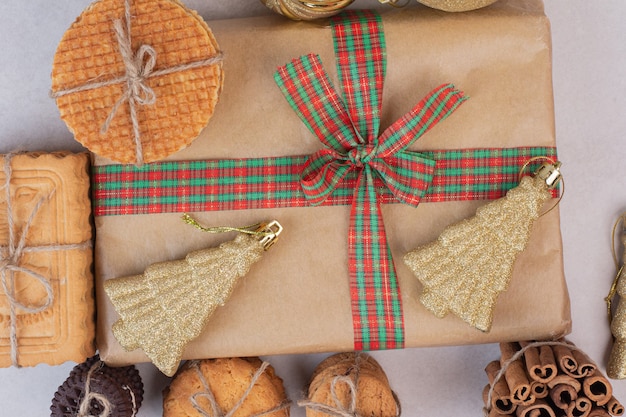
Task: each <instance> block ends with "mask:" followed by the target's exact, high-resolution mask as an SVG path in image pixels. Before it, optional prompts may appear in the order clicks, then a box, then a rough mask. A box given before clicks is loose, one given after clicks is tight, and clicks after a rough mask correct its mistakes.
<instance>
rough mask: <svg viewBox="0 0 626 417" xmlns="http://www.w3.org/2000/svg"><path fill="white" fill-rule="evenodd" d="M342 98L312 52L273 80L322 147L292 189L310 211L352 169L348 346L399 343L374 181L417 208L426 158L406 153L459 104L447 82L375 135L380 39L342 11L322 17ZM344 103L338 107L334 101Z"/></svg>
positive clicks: (365, 16)
mask: <svg viewBox="0 0 626 417" xmlns="http://www.w3.org/2000/svg"><path fill="white" fill-rule="evenodd" d="M332 29H333V38H334V46H335V55H336V60H337V68H338V73H339V79H340V83H341V88H342V92H343V100H341V98H340V97H339V95H338V94H337V92H336V91H335V89H334V88H333V86H332V85H331V83H330V80H329V77H328V75H327V74H326V71H325V70H324V68H323V67H322V64H321V61H320V58H319V57H318V56H317V55H312V54H310V55H306V56H302V57H300V58H298V59H295V60H294V61H292V62H291V63H289V64H287V65H285V66H283V67H281V68H279V70H278V71H277V72H276V74H275V77H274V78H275V79H276V82H277V83H278V85H279V87H280V88H281V90H282V91H283V94H284V95H285V97H286V98H287V100H288V101H289V103H290V105H291V107H292V108H293V109H294V110H295V111H296V113H297V114H298V116H299V117H300V118H301V119H302V121H303V122H304V123H305V124H306V126H307V127H308V128H309V130H310V131H311V132H313V134H315V135H316V136H317V137H318V138H319V140H320V141H321V142H322V143H323V144H324V148H323V149H321V150H319V151H318V152H316V153H315V154H313V155H312V156H311V157H310V158H309V159H308V160H307V161H306V163H305V165H304V169H303V171H302V176H301V185H302V190H303V192H304V194H305V195H306V197H307V198H308V199H309V202H310V203H311V204H312V205H318V204H321V203H323V202H324V200H326V199H327V198H328V197H329V196H330V195H332V194H333V192H334V191H335V190H336V189H337V188H338V187H339V186H340V184H342V183H343V182H344V181H345V179H346V176H347V174H348V173H350V172H355V173H356V186H355V188H354V194H353V200H352V208H351V212H350V230H349V233H348V251H349V252H348V254H349V272H350V294H351V298H352V315H353V323H354V347H355V349H356V350H371V349H389V348H400V347H403V346H404V322H403V315H402V305H401V298H400V291H399V288H398V282H397V278H396V272H395V266H394V263H393V259H392V256H391V250H390V248H389V245H388V243H387V237H386V233H385V227H384V224H383V218H382V214H381V210H380V204H381V201H380V198H379V192H378V191H377V188H376V186H375V179H376V178H379V179H381V180H382V182H383V183H384V184H385V186H386V187H387V188H388V189H389V190H390V191H391V193H392V194H393V195H394V196H395V197H396V199H398V200H399V201H401V202H403V203H406V204H409V205H411V206H417V205H418V204H419V202H420V200H421V198H422V195H423V194H424V192H425V191H426V189H428V187H429V185H430V183H431V181H432V179H433V171H434V168H435V161H434V160H433V159H432V158H430V157H428V156H427V155H424V154H420V153H418V152H412V151H408V150H407V147H408V146H409V145H411V144H412V143H413V142H415V141H416V140H417V139H418V138H419V137H420V136H422V135H423V134H424V133H426V131H428V129H430V128H431V127H433V126H434V125H435V124H437V122H439V121H440V120H443V119H445V118H446V117H447V116H448V115H449V114H451V113H452V112H453V111H454V110H455V109H456V108H457V107H458V106H459V105H460V104H461V103H462V102H463V101H464V100H465V97H464V96H463V94H462V93H461V92H460V91H458V90H456V89H454V87H453V86H451V85H443V86H441V87H439V88H437V89H435V90H433V91H432V92H431V93H430V94H428V96H426V97H425V98H424V99H423V100H422V101H421V102H420V103H418V104H417V105H416V106H415V107H414V108H413V109H412V110H411V111H410V112H409V113H407V114H406V115H405V116H404V117H402V118H400V119H399V120H398V121H396V122H395V123H394V124H392V125H391V126H390V127H389V128H387V129H386V130H385V131H384V132H383V133H382V135H380V136H379V134H378V131H379V125H380V114H381V105H382V91H383V81H384V77H385V67H386V59H385V38H384V33H383V30H382V20H381V18H380V16H378V15H377V14H375V13H372V12H369V11H353V12H347V13H344V14H342V15H341V16H339V17H338V18H335V19H333V20H332ZM344 103H345V104H344Z"/></svg>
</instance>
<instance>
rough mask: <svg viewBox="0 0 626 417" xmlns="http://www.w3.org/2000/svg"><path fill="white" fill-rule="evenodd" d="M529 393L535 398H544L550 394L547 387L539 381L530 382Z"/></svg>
mask: <svg viewBox="0 0 626 417" xmlns="http://www.w3.org/2000/svg"><path fill="white" fill-rule="evenodd" d="M530 391H531V392H532V394H531V395H533V396H534V397H535V398H546V397H547V396H548V394H549V392H550V390H548V385H547V384H545V383H543V382H539V381H532V382H531V383H530Z"/></svg>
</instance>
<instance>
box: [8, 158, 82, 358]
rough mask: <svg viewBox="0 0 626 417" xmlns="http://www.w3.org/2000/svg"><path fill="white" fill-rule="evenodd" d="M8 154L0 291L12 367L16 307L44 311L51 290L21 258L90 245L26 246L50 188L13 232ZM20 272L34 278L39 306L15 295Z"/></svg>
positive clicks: (50, 299) (50, 300)
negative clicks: (6, 236)
mask: <svg viewBox="0 0 626 417" xmlns="http://www.w3.org/2000/svg"><path fill="white" fill-rule="evenodd" d="M12 157H13V155H12V154H8V155H6V156H5V157H4V176H5V181H4V184H3V185H2V187H1V188H4V191H5V199H6V210H7V215H6V219H7V226H8V233H9V244H8V245H7V246H0V283H1V285H2V291H3V292H4V295H5V296H6V298H7V301H8V304H9V342H10V344H11V363H12V364H13V366H19V364H18V344H17V310H18V309H20V310H22V311H24V312H26V313H29V314H37V313H41V312H42V311H45V310H47V309H48V308H49V307H50V306H52V303H53V302H54V291H53V289H52V285H51V284H50V281H49V280H48V279H47V278H46V277H45V276H43V275H42V274H40V273H38V272H36V271H35V270H33V269H32V268H29V267H26V266H24V265H23V264H22V257H23V256H24V254H25V253H29V252H51V251H62V250H72V249H86V248H88V247H91V241H85V242H81V243H77V244H65V245H61V244H51V245H39V246H27V245H26V237H27V236H28V231H29V229H30V227H31V225H32V223H33V221H34V219H35V217H36V216H37V213H38V212H39V210H40V208H41V207H42V205H43V204H44V203H46V202H47V201H49V200H50V198H51V197H52V196H53V195H54V190H52V191H51V192H50V193H49V194H48V195H46V196H42V197H41V198H39V199H38V200H37V202H36V203H35V206H34V207H33V209H32V210H31V212H30V215H29V216H28V218H27V219H26V222H25V223H24V226H23V227H22V230H21V233H19V235H16V233H15V219H14V217H13V203H12V198H11V186H10V184H11V175H12V169H11V158H12ZM16 272H20V273H22V274H25V275H27V276H29V277H31V278H32V279H34V280H35V282H37V283H38V284H39V285H40V286H41V287H42V288H43V289H44V290H45V292H46V296H45V298H44V299H43V302H42V303H41V304H39V305H33V304H26V303H23V302H22V301H20V300H19V299H18V298H17V295H16V294H15V287H16V286H15V273H16Z"/></svg>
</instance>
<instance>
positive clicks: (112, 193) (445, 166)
mask: <svg viewBox="0 0 626 417" xmlns="http://www.w3.org/2000/svg"><path fill="white" fill-rule="evenodd" d="M422 154H425V155H427V156H429V157H430V158H432V159H434V160H435V162H436V165H435V170H434V174H433V182H432V183H431V186H430V188H428V189H427V190H426V193H425V194H424V196H423V197H422V202H441V201H462V200H483V199H496V198H500V197H502V196H503V195H504V194H505V193H506V192H507V191H508V190H509V189H511V188H513V187H515V186H516V185H517V184H518V183H519V173H520V169H521V168H522V167H523V166H524V164H526V163H527V162H528V160H529V159H530V158H534V157H542V156H545V157H550V158H554V159H556V149H555V148H553V147H522V148H484V149H464V150H440V151H425V152H422ZM308 158H309V156H285V157H272V158H251V159H216V160H205V161H171V162H155V163H152V164H146V165H143V166H142V167H137V166H135V165H101V166H94V167H93V168H92V169H93V175H92V182H93V199H94V201H93V204H94V214H95V215H96V216H111V215H125V214H156V213H182V212H195V211H219V210H252V209H262V208H281V207H310V206H311V204H310V203H309V201H308V199H307V198H306V196H305V195H304V192H303V191H302V187H301V186H300V175H301V173H302V169H303V167H304V164H305V162H306V160H307V159H308ZM539 164H540V162H537V163H533V164H531V165H529V167H528V168H527V169H526V171H527V172H533V171H534V170H535V169H536V168H537V167H538V166H539ZM355 181H356V175H354V173H351V174H350V175H349V178H346V180H345V181H344V182H343V183H342V184H341V187H339V188H337V189H335V191H334V193H333V194H332V195H331V196H330V197H329V198H327V199H326V200H325V201H324V202H323V203H322V205H326V206H333V205H351V204H352V199H353V194H354V185H355ZM374 185H375V187H376V189H377V191H378V192H379V194H380V199H381V202H382V203H384V204H388V203H397V202H398V200H396V198H395V197H394V196H393V195H392V194H391V192H390V191H389V190H388V189H387V187H385V186H384V184H382V181H380V179H377V178H375V179H374Z"/></svg>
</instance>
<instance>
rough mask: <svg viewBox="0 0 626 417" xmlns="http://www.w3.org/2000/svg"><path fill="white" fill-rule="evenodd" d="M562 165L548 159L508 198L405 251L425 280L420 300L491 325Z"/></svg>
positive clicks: (478, 323) (483, 325) (434, 308)
mask: <svg viewBox="0 0 626 417" xmlns="http://www.w3.org/2000/svg"><path fill="white" fill-rule="evenodd" d="M560 166H561V164H560V162H555V163H545V164H543V165H542V166H541V167H540V168H539V169H538V170H537V172H536V173H535V175H534V176H533V177H529V176H526V177H523V178H522V179H521V182H520V184H519V185H518V186H517V187H515V188H513V189H511V190H509V191H508V192H507V194H506V196H504V197H503V198H500V199H498V200H496V201H493V202H491V203H489V204H487V205H484V206H482V207H480V208H479V209H478V210H477V212H476V215H475V216H474V217H472V218H470V219H466V220H462V221H461V222H459V223H457V224H454V225H451V226H448V227H447V228H446V229H445V230H444V231H443V233H442V234H441V235H440V236H439V238H438V239H437V240H436V241H434V242H432V243H430V244H427V245H425V246H422V247H420V248H417V249H415V250H413V251H411V252H409V253H407V254H406V255H405V256H404V262H405V264H406V265H407V266H408V267H409V268H410V269H411V271H413V273H414V274H415V276H416V277H417V279H419V281H420V282H421V283H422V284H423V286H424V288H423V291H422V294H421V296H420V301H421V302H422V304H423V305H424V306H425V307H426V308H427V309H428V310H430V311H431V312H432V313H433V314H435V316H437V317H444V316H445V315H446V314H447V313H448V312H452V313H453V314H455V315H457V316H458V317H459V318H461V319H462V320H464V321H466V322H467V323H469V324H470V325H472V326H474V327H476V328H477V329H479V330H482V331H485V332H487V331H489V330H490V329H491V323H492V317H493V309H494V307H495V302H496V299H497V297H498V295H499V294H500V292H502V291H504V290H505V289H506V288H507V286H508V284H509V281H510V278H511V275H512V272H513V264H514V262H515V260H516V259H517V255H518V254H519V253H520V252H522V251H523V250H524V249H525V248H526V245H527V243H528V239H529V237H530V233H531V230H532V225H533V223H534V221H535V220H536V219H537V218H538V217H539V215H540V211H541V209H542V207H543V205H544V203H545V202H546V201H547V200H548V199H549V198H550V197H551V193H550V189H552V188H554V187H555V186H556V185H557V184H558V182H559V181H560V179H561V173H560V171H559V168H560Z"/></svg>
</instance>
